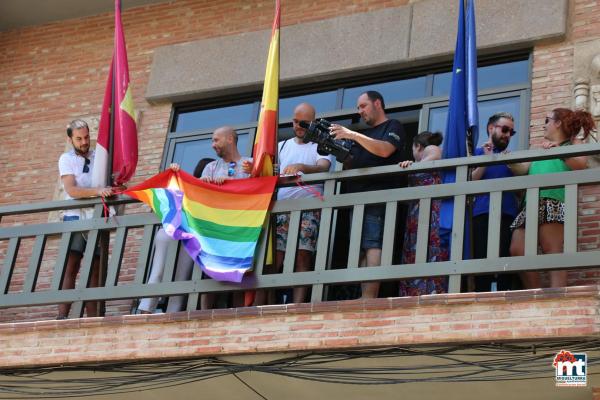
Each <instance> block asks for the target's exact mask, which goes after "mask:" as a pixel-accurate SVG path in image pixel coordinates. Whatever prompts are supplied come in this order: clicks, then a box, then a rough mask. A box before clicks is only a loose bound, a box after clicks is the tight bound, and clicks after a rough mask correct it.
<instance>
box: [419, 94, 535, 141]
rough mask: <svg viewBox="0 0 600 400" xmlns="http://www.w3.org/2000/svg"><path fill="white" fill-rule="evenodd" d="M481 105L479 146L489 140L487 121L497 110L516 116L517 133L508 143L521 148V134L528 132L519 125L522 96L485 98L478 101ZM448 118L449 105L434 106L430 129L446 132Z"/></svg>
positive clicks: (430, 115)
mask: <svg viewBox="0 0 600 400" xmlns="http://www.w3.org/2000/svg"><path fill="white" fill-rule="evenodd" d="M478 106H479V141H478V142H477V147H479V146H481V145H483V144H484V143H485V142H486V141H487V140H488V136H487V131H486V127H487V121H488V118H489V117H490V116H492V115H493V114H495V113H497V112H501V111H504V112H508V113H511V114H512V116H513V117H514V118H515V130H516V131H517V133H516V135H515V136H513V137H512V138H511V140H510V143H509V145H508V149H509V150H517V149H518V148H519V135H523V134H527V133H526V132H524V130H525V129H524V127H521V126H519V121H520V120H521V112H520V111H521V110H520V97H518V96H517V97H508V98H504V99H494V100H485V101H480V102H478ZM447 118H448V107H447V106H446V107H437V108H432V109H431V110H430V111H429V130H430V131H432V132H436V131H439V132H442V134H444V135H445V132H446V119H447Z"/></svg>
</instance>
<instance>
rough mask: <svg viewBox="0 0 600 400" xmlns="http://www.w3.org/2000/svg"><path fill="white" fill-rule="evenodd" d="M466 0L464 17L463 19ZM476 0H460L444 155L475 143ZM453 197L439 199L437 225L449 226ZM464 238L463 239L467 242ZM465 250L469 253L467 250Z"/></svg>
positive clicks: (449, 177)
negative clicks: (440, 201)
mask: <svg viewBox="0 0 600 400" xmlns="http://www.w3.org/2000/svg"><path fill="white" fill-rule="evenodd" d="M465 1H466V3H467V18H466V23H465ZM474 3H475V0H459V11H458V32H457V35H456V50H455V52H454V64H453V66H452V86H451V90H450V104H449V106H448V121H447V123H446V134H445V135H444V142H443V153H442V154H443V158H457V157H466V156H469V155H471V154H472V153H473V146H475V145H477V139H478V137H479V134H478V127H477V124H478V120H479V113H478V111H477V45H476V39H475V4H474ZM455 178H456V175H455V173H454V171H449V172H445V173H444V177H443V181H444V183H452V182H454V181H455ZM452 213H453V201H452V200H446V201H444V202H443V203H442V210H441V216H440V225H441V228H442V229H443V230H446V231H447V232H450V231H451V230H452ZM468 242H469V241H468V240H465V243H468ZM467 254H468V253H467Z"/></svg>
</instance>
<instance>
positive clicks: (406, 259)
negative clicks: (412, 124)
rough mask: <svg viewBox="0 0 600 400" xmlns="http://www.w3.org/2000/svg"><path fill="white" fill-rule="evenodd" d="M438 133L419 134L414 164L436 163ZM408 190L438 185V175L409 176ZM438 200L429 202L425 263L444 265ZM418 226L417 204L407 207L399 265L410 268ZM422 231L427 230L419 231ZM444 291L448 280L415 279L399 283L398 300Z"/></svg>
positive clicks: (446, 256)
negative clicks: (405, 265)
mask: <svg viewBox="0 0 600 400" xmlns="http://www.w3.org/2000/svg"><path fill="white" fill-rule="evenodd" d="M442 140H443V137H442V134H441V133H438V132H436V133H431V132H421V133H419V134H418V135H417V136H415V138H414V140H413V147H412V150H413V156H414V158H415V162H421V161H433V160H439V159H440V158H441V157H442V150H441V148H440V147H439V145H440V144H441V143H442ZM412 163H413V162H412V161H402V162H401V163H400V164H399V165H400V167H402V168H406V167H408V166H409V165H411V164H412ZM408 179H409V184H410V186H426V185H437V184H440V183H441V177H440V174H439V173H438V172H418V173H414V174H410V175H409V178H408ZM440 206H441V201H440V200H433V201H432V202H431V215H430V221H429V222H430V227H429V244H428V252H427V261H428V262H435V261H447V260H448V259H449V249H448V244H447V243H444V242H443V241H442V240H441V238H440V235H439V226H440ZM418 225H419V201H414V202H412V203H411V204H410V205H409V209H408V216H407V221H406V231H405V233H404V249H403V252H402V264H414V263H415V252H416V246H417V229H418ZM421 228H422V229H423V228H424V229H426V228H427V227H421ZM447 291H448V278H447V277H435V278H417V279H406V280H403V281H400V293H399V294H400V296H419V295H423V294H434V293H446V292H447Z"/></svg>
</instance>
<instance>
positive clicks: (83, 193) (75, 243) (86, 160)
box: [57, 119, 112, 319]
mask: <svg viewBox="0 0 600 400" xmlns="http://www.w3.org/2000/svg"><path fill="white" fill-rule="evenodd" d="M67 140H68V142H69V143H70V144H71V145H72V146H73V148H72V149H71V150H70V151H68V152H66V153H64V154H62V155H61V156H60V159H59V160H58V170H59V173H60V180H61V182H62V185H63V188H64V195H63V196H64V199H65V200H71V199H82V198H86V197H97V196H102V197H107V196H111V195H112V188H110V187H91V186H92V166H93V165H94V150H90V128H89V127H88V125H87V123H86V122H85V121H83V120H81V119H76V120H73V121H71V123H70V124H69V125H67ZM91 211H92V210H91V209H73V210H66V211H65V212H64V214H63V221H76V220H79V219H87V218H90V217H91ZM86 244H87V242H86V239H85V237H84V236H83V234H82V233H81V232H75V233H73V237H72V239H71V245H70V247H69V256H68V259H67V265H66V269H65V274H64V277H63V281H62V289H73V288H74V287H75V278H76V276H77V272H78V271H79V267H80V264H81V258H82V257H83V252H84V251H85V246H86ZM96 255H98V254H96ZM98 261H99V260H98V257H94V261H93V264H92V271H91V276H90V287H97V286H98V273H99V265H98ZM70 309H71V304H70V303H64V304H60V305H59V306H58V317H57V319H65V318H67V316H68V315H69V310H70ZM85 309H86V313H87V316H88V317H96V316H98V304H97V302H94V301H92V302H86V304H85Z"/></svg>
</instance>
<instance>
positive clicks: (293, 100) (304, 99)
mask: <svg viewBox="0 0 600 400" xmlns="http://www.w3.org/2000/svg"><path fill="white" fill-rule="evenodd" d="M336 100H337V91H336V90H332V91H330V92H322V93H313V94H306V95H302V96H295V97H288V98H286V99H280V100H279V120H283V119H291V118H292V116H293V114H294V108H296V106H297V105H298V104H300V103H309V104H311V105H312V106H313V107H314V108H315V110H316V111H317V114H321V113H325V112H328V111H333V110H335V104H336Z"/></svg>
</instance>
